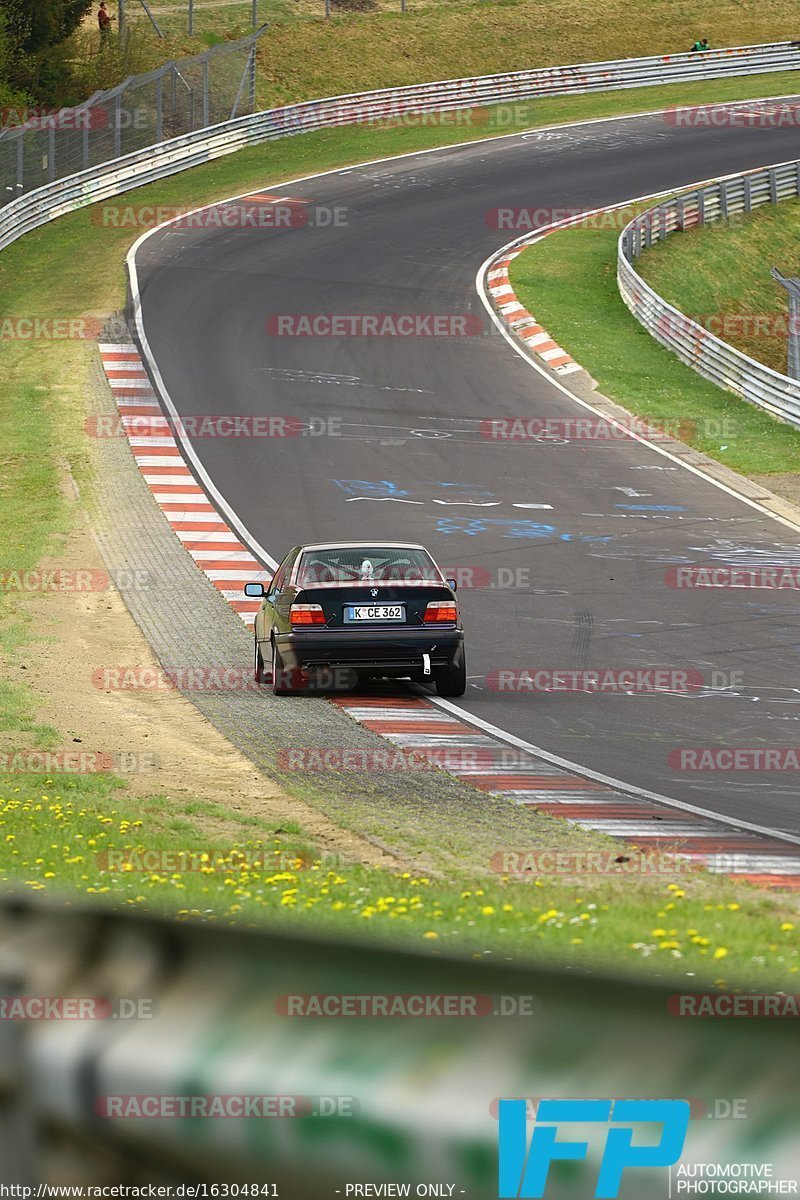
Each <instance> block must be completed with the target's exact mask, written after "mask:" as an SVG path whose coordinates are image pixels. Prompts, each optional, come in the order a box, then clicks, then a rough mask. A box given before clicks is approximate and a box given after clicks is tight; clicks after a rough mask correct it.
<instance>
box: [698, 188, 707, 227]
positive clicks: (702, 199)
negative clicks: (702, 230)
mask: <svg viewBox="0 0 800 1200" xmlns="http://www.w3.org/2000/svg"><path fill="white" fill-rule="evenodd" d="M705 223H706V191H705V188H701V189H700V191H699V192H698V193H697V224H698V225H705Z"/></svg>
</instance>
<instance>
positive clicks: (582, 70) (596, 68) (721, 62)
mask: <svg viewBox="0 0 800 1200" xmlns="http://www.w3.org/2000/svg"><path fill="white" fill-rule="evenodd" d="M798 67H800V43H795V42H773V43H768V44H764V45H757V46H736V47H731V48H728V49H723V50H709V51H706V52H704V53H696V54H692V53H685V54H665V55H654V56H653V57H650V58H629V59H623V60H621V61H618V62H602V63H582V64H578V65H574V66H565V67H548V68H541V69H537V70H530V71H515V72H511V73H507V74H502V75H484V76H481V77H478V78H474V79H450V80H444V81H440V82H436V83H425V84H416V85H413V86H410V87H401V88H386V89H383V90H380V91H372V92H360V93H357V94H353V95H348V96H335V97H332V98H328V99H324V100H311V101H307V102H305V103H302V104H291V105H288V106H286V107H284V108H275V109H268V110H266V111H264V112H257V113H253V114H251V115H250V116H244V117H237V118H236V119H235V120H230V121H224V122H222V123H220V124H216V125H212V126H210V127H209V128H204V129H200V130H195V131H194V132H191V133H186V134H184V135H182V136H180V137H174V138H170V139H168V140H166V141H162V142H160V143H158V144H157V145H149V146H144V147H140V148H139V149H137V150H135V151H134V152H133V153H130V154H126V155H123V156H122V157H113V158H110V159H109V160H108V161H105V162H102V163H98V164H96V165H92V166H89V167H88V169H86V170H81V171H79V172H77V173H76V174H72V175H69V176H68V177H66V178H64V179H58V180H54V181H51V182H49V183H47V184H44V185H43V186H42V187H39V188H35V189H34V190H33V191H29V192H25V193H24V194H21V195H18V196H16V197H15V198H14V199H11V200H9V201H8V203H6V204H5V205H4V206H3V207H2V209H0V249H2V248H3V247H4V246H7V245H9V243H10V242H13V241H14V240H15V239H16V238H18V237H21V236H22V234H24V233H26V232H27V231H28V230H31V229H35V228H36V227H37V226H39V225H43V224H45V223H46V222H47V221H50V220H52V219H53V218H54V217H59V216H63V214H64V213H68V212H72V211H74V210H75V209H77V208H81V207H82V206H84V205H87V204H94V203H95V202H96V201H98V200H104V199H106V198H107V197H109V196H115V195H119V194H120V193H121V192H124V191H126V190H128V189H129V188H134V187H138V186H139V185H140V184H144V183H151V182H152V181H154V180H157V179H163V178H166V177H167V176H169V175H173V174H175V173H176V172H178V171H184V170H186V169H187V168H188V167H193V166H198V165H199V164H201V163H204V162H208V161H209V160H210V159H213V158H218V157H220V156H222V155H225V154H231V153H233V152H234V151H236V150H240V149H243V148H244V147H246V146H255V145H259V144H261V143H263V142H266V141H270V140H271V139H274V138H279V137H286V136H287V135H289V134H296V133H303V132H308V131H311V130H315V129H329V128H332V127H336V126H339V125H357V124H360V123H364V124H368V123H370V122H374V121H381V120H392V119H397V118H401V117H402V116H403V115H405V114H409V113H431V112H446V111H451V110H457V109H463V108H474V107H476V106H481V105H496V104H502V103H504V102H509V103H511V102H518V101H522V100H534V99H540V98H542V97H545V96H560V95H578V94H581V93H586V92H603V91H613V90H615V89H621V88H632V87H645V86H650V85H655V84H665V83H682V82H687V81H690V80H711V79H719V78H725V77H727V76H732V75H749V74H761V73H768V72H773V71H788V70H795V69H797V68H798ZM84 107H85V108H86V109H87V113H88V114H89V116H90V115H91V111H92V109H91V101H87V105H86V106H84ZM104 129H105V127H104ZM110 129H111V130H112V132H113V130H114V124H113V114H112V120H111V123H110ZM15 136H16V135H15ZM47 136H48V137H49V136H50V135H49V133H48V134H47ZM72 136H73V135H72V134H70V137H72ZM87 136H88V133H87ZM112 140H113V138H112ZM3 142H4V139H2V138H0V150H1V149H2V147H3ZM80 152H81V153H82V152H83V151H82V150H81V151H80ZM52 154H53V155H54V156H56V155H57V151H56V150H55V149H53V151H52ZM49 162H50V160H49V158H48V156H47V153H45V157H44V166H45V169H49V167H48V164H49ZM13 169H14V168H13V166H12V165H9V170H11V171H12V174H13ZM13 190H14V189H13V186H11V190H10V191H9V190H8V189H7V191H6V195H7V196H8V195H11V194H13Z"/></svg>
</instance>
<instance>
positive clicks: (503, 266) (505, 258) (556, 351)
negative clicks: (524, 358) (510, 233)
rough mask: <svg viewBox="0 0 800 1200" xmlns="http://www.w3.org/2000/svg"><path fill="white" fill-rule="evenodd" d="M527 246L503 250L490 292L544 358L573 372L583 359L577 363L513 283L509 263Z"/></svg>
mask: <svg viewBox="0 0 800 1200" xmlns="http://www.w3.org/2000/svg"><path fill="white" fill-rule="evenodd" d="M524 249H525V246H520V247H518V248H517V249H516V250H510V251H503V252H502V253H501V255H500V257H499V258H497V259H496V260H495V261H494V262H493V263H492V266H491V268H490V270H489V271H488V272H487V275H486V282H487V285H488V290H489V295H490V296H491V297H492V301H493V303H494V306H495V308H496V309H497V311H498V313H499V314H500V315H501V317H503V319H504V320H505V321H506V323H507V324H508V325H509V326H510V327H511V329H513V331H514V333H516V335H517V337H519V338H521V339H522V341H523V342H524V343H525V345H526V346H528V347H529V349H531V350H533V352H534V353H535V354H537V355H538V356H539V358H541V360H542V362H544V363H545V364H546V365H547V366H548V367H550V369H551V370H552V371H555V372H556V374H557V375H571V374H572V372H573V371H580V370H581V365H580V363H576V362H575V359H574V358H573V357H572V355H571V354H567V352H566V350H564V348H563V347H562V346H559V345H558V343H557V342H554V341H553V339H552V338H551V337H550V334H549V333H548V332H547V330H546V329H544V328H543V327H542V326H541V325H539V324H538V322H537V320H536V318H535V317H534V316H532V315H531V314H530V313H529V312H528V310H527V308H525V306H524V305H523V304H520V302H519V299H518V297H517V293H516V292H515V291H514V288H513V287H512V285H511V280H510V279H509V276H508V268H509V265H510V264H511V261H512V259H515V258H516V257H517V255H518V254H521V253H522V251H523V250H524Z"/></svg>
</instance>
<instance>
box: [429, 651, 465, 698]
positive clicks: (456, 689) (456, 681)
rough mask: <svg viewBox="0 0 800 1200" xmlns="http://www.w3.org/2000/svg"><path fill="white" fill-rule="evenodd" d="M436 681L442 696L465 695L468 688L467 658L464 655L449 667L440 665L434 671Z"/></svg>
mask: <svg viewBox="0 0 800 1200" xmlns="http://www.w3.org/2000/svg"><path fill="white" fill-rule="evenodd" d="M434 683H435V684H436V691H437V692H438V693H439V695H440V696H463V695H464V692H465V691H466V690H467V660H466V658H465V657H464V655H463V654H462V655H461V658H460V659H459V660H458V662H454V663H451V664H450V666H449V667H440V668H439V669H438V670H437V671H436V672H435V673H434Z"/></svg>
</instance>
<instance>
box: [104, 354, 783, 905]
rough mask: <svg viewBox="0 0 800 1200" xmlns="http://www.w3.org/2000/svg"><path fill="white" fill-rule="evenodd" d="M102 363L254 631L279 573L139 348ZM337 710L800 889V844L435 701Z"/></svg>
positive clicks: (144, 467)
mask: <svg viewBox="0 0 800 1200" xmlns="http://www.w3.org/2000/svg"><path fill="white" fill-rule="evenodd" d="M100 354H101V356H102V360H103V367H104V369H105V373H106V376H107V378H108V381H109V384H110V386H111V390H112V392H113V395H114V400H115V401H116V404H117V408H118V410H119V413H120V419H121V423H122V427H123V429H125V432H126V434H127V437H128V441H129V443H130V446H131V450H132V451H133V455H134V458H135V459H136V462H137V465H138V467H139V470H140V471H141V472H142V475H143V476H144V479H145V482H146V483H147V485H148V487H149V488H150V491H151V492H152V494H153V498H154V499H155V501H156V503H157V504H158V505H159V507H160V508H161V510H162V512H163V513H164V516H165V517H166V519H167V520H168V521H169V523H170V525H171V526H172V528H173V530H174V532H175V535H176V537H178V538H179V539H180V541H181V543H182V545H183V547H184V549H186V550H187V551H188V552H189V554H191V556H192V558H193V559H194V560H195V562H196V563H197V565H198V566H199V567H200V569H201V570H202V571H204V572H205V574H206V575H207V576H208V578H209V579H210V580H211V582H212V583H213V584H214V587H215V588H217V590H218V591H220V592H221V593H222V595H223V596H224V598H225V599H226V600H227V601H228V603H229V604H230V605H231V607H232V608H233V609H234V611H235V612H237V613H238V614H239V616H240V617H241V618H242V620H243V621H244V622H245V623H246V624H248V625H252V623H253V620H254V617H255V613H256V612H257V611H258V609H259V607H260V604H261V601H260V600H248V599H247V598H246V597H243V596H242V590H243V588H244V585H245V583H248V582H251V581H266V580H267V579H269V578H270V573H269V572H268V571H265V570H264V568H263V567H262V566H261V564H260V563H259V562H258V560H257V559H255V558H254V557H253V556H252V554H251V553H250V552H249V551H248V549H247V547H246V546H245V545H243V543H242V542H240V541H239V538H238V536H237V535H236V534H235V533H234V532H233V531H232V530H231V528H230V526H229V525H228V524H227V523H226V522H225V521H224V520H223V519H222V517H221V516H220V515H219V513H218V511H217V509H216V508H215V507H214V505H213V504H212V503H211V502H210V501H209V499H208V496H207V494H206V492H205V491H204V489H203V488H202V487H201V486H200V485H199V484H198V483H197V481H196V479H195V477H194V475H193V474H192V472H191V471H190V470H189V468H188V466H187V465H186V462H185V460H184V458H183V456H182V455H181V452H180V449H179V447H178V443H177V442H176V440H175V438H174V437H173V435H172V432H171V429H170V425H169V422H168V421H167V419H166V417H165V416H164V414H163V412H162V409H161V406H160V404H159V402H158V400H157V398H156V395H155V392H154V391H153V389H152V385H151V383H150V380H149V377H148V375H147V372H146V371H145V369H144V365H143V363H142V360H141V358H140V356H139V352H138V350H137V348H136V347H135V346H134V345H133V344H131V343H124V344H108V343H102V344H101V345H100ZM554 361H555V359H551V362H554ZM570 361H571V360H570ZM574 369H578V368H577V364H576V365H575V368H574ZM137 418H138V422H137ZM143 418H144V420H142V419H143ZM142 427H143V428H144V429H145V430H146V431H147V433H146V436H142V434H141V433H140V430H141V428H142ZM332 703H334V704H336V705H337V707H339V708H340V709H341V710H342V711H343V712H344V713H346V714H347V715H348V716H350V717H352V718H353V719H354V720H355V721H358V722H360V723H361V724H363V725H364V727H365V728H367V729H371V730H372V731H373V732H375V733H378V734H380V735H381V736H382V737H384V738H386V739H388V741H389V742H391V743H393V744H394V745H396V746H397V747H398V749H402V751H403V752H404V753H406V754H408V753H413V754H414V755H415V756H418V757H421V758H427V759H429V760H430V761H431V764H432V765H434V766H439V765H441V764H442V757H443V752H447V751H449V752H451V756H452V758H453V760H454V761H455V763H456V765H455V766H451V765H446V769H447V770H448V771H449V773H450V774H452V775H455V776H456V777H457V778H459V779H461V780H462V781H463V782H464V783H468V784H470V785H471V786H472V787H475V788H477V789H478V790H479V791H483V792H487V793H490V794H491V795H495V796H504V797H506V798H507V799H508V800H510V801H512V802H513V803H515V804H518V805H521V806H524V807H530V808H535V809H536V810H537V811H538V812H543V813H549V814H551V815H553V816H556V817H562V818H564V820H566V821H567V822H568V823H569V824H571V825H575V826H578V827H579V828H583V829H592V830H596V831H597V832H599V833H605V834H608V835H609V836H610V837H612V838H619V839H620V841H622V842H625V843H627V844H631V845H635V846H637V847H639V848H640V849H641V850H643V851H645V852H646V853H648V854H657V853H659V852H662V853H664V854H669V855H672V854H680V855H681V856H683V857H685V858H687V859H690V860H691V861H693V862H696V863H697V864H698V865H699V866H702V867H705V868H706V869H707V870H709V871H711V872H715V873H718V874H725V875H729V876H733V877H734V878H737V879H745V880H748V881H749V882H751V883H755V884H760V885H762V886H767V887H780V888H792V889H795V888H796V889H800V847H797V848H796V849H795V848H794V847H793V846H791V845H790V844H787V843H785V842H781V841H778V840H777V839H774V838H769V837H766V836H765V837H761V836H758V835H756V834H752V833H749V832H747V831H745V830H742V831H739V830H736V829H732V828H731V827H729V826H727V825H724V824H722V823H718V822H716V821H713V820H711V819H708V818H705V817H702V816H698V815H695V814H694V813H691V812H685V811H681V810H674V809H669V808H665V807H664V806H662V805H659V804H656V803H655V802H653V801H650V800H648V799H646V798H639V797H636V796H632V795H628V794H626V793H625V792H623V791H615V790H614V789H613V788H610V787H607V786H606V785H605V784H603V783H599V782H596V781H594V780H591V779H586V778H584V777H583V776H581V775H579V774H577V773H571V772H569V771H566V770H564V769H563V768H561V767H559V766H556V765H554V764H552V763H549V762H546V761H544V760H543V759H541V758H538V757H537V756H536V755H535V754H529V753H526V752H514V754H513V755H512V756H511V758H509V750H508V747H507V746H504V745H503V744H502V743H501V742H499V741H498V740H497V739H496V738H494V737H490V736H488V735H487V734H485V733H481V732H480V731H479V730H477V729H476V728H475V727H474V726H472V725H470V724H469V723H468V722H467V721H465V720H459V718H457V717H454V716H451V715H450V714H449V713H447V712H444V711H443V710H442V709H441V708H439V707H437V706H436V705H435V704H433V703H431V701H429V700H426V699H425V698H424V697H387V698H383V697H364V696H339V697H335V698H332ZM459 761H460V762H461V765H460V766H459V765H458V764H459ZM620 873H622V872H620Z"/></svg>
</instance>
